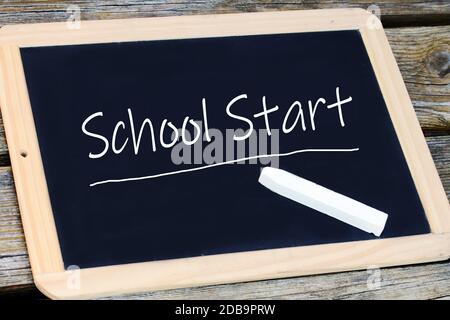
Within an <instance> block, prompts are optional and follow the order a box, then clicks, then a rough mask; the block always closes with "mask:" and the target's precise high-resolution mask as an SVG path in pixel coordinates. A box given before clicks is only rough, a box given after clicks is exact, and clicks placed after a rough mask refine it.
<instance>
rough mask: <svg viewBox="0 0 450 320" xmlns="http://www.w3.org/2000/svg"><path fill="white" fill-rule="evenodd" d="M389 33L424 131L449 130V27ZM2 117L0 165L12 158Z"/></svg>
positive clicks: (429, 133)
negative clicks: (9, 155) (9, 153)
mask: <svg viewBox="0 0 450 320" xmlns="http://www.w3.org/2000/svg"><path fill="white" fill-rule="evenodd" d="M386 33H387V35H388V38H389V42H390V44H391V46H392V49H393V51H394V54H395V57H396V59H397V62H398V64H399V67H400V70H401V72H402V76H403V78H404V80H405V82H406V86H407V88H408V92H409V94H410V96H411V99H412V101H413V105H414V108H415V110H416V113H417V116H418V118H419V121H420V124H421V126H422V129H423V130H424V132H425V134H427V135H431V134H436V133H440V134H442V133H444V134H449V133H450V37H449V36H448V35H449V34H450V26H442V27H424V28H398V29H387V30H386ZM7 150H8V149H7V146H6V140H5V135H4V129H3V123H2V120H1V116H0V166H2V165H3V166H4V165H8V164H9V158H8V152H7Z"/></svg>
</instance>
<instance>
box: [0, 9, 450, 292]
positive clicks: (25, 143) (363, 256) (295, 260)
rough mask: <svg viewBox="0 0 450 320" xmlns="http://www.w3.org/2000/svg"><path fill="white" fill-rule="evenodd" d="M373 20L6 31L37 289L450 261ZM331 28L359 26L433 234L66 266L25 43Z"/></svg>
mask: <svg viewBox="0 0 450 320" xmlns="http://www.w3.org/2000/svg"><path fill="white" fill-rule="evenodd" d="M369 19H374V16H372V15H371V14H370V13H369V12H367V11H364V10H361V9H337V10H336V9H333V10H312V11H288V12H265V13H250V14H226V15H209V16H184V17H167V18H148V19H127V20H109V21H83V22H82V23H81V28H80V29H68V28H67V25H66V23H65V22H60V23H44V24H31V25H12V26H5V27H3V28H2V29H1V30H0V72H1V73H0V105H1V108H2V109H1V110H2V114H3V118H4V125H5V130H6V136H7V141H8V146H9V153H10V157H11V163H12V168H13V172H14V178H15V184H16V190H17V196H18V201H19V206H20V212H21V216H22V222H23V227H24V231H25V236H26V240H27V247H28V252H29V258H30V263H31V267H32V271H33V277H34V281H35V283H36V286H37V287H38V288H39V290H41V291H42V292H43V293H44V294H46V295H47V296H49V297H51V298H88V297H97V296H106V295H115V294H123V293H129V292H140V291H147V290H158V289H168V288H178V287H188V286H200V285H207V284H219V283H227V282H240V281H251V280H260V279H267V278H280V277H289V276H298V275H307V274H319V273H330V272H338V271H344V270H356V269H363V268H367V267H368V266H371V265H376V266H379V267H385V266H392V265H400V264H412V263H422V262H429V261H434V260H444V259H448V258H449V257H450V207H449V203H448V200H447V197H446V194H445V192H444V189H443V187H442V184H441V182H440V180H439V176H438V174H437V171H436V168H435V166H434V163H433V160H432V158H431V155H430V152H429V150H428V148H427V145H426V142H425V139H424V137H423V134H422V131H421V129H420V126H419V122H418V120H417V118H416V115H415V113H414V110H413V108H412V104H411V101H410V98H409V96H408V93H407V91H406V87H405V85H404V83H403V80H402V77H401V75H400V71H399V69H398V67H397V64H396V62H395V59H394V57H393V54H392V52H391V50H390V47H389V44H388V41H387V39H386V36H385V34H384V31H383V29H382V28H374V27H373V22H374V21H375V20H369ZM371 21H372V23H371ZM375 22H376V21H375ZM325 30H359V31H360V32H361V35H362V38H363V41H364V43H365V46H366V48H367V51H368V54H369V58H370V60H371V63H372V65H373V68H374V70H375V74H376V77H377V80H378V83H379V85H380V88H381V91H382V94H383V97H384V100H385V102H386V105H387V108H388V111H389V113H390V115H391V119H392V121H393V124H394V128H395V130H396V133H397V135H398V138H399V141H400V144H401V147H402V149H403V152H404V155H405V157H406V161H407V163H408V166H409V169H410V171H411V174H412V177H413V180H414V183H415V185H416V188H417V191H418V194H419V197H420V199H421V202H422V204H423V206H424V209H425V212H426V215H427V219H428V222H429V224H430V228H431V233H430V234H426V235H418V236H408V237H398V238H390V239H381V240H369V241H357V242H346V243H338V244H325V245H313V246H305V247H295V248H282V249H272V250H261V251H251V252H241V253H229V254H221V255H211V256H202V257H193V258H184V259H173V260H164V261H154V262H142V263H134V264H126V265H115V266H106V267H98V268H88V269H81V270H69V271H65V270H64V266H63V259H62V256H61V251H60V247H59V242H58V237H57V233H56V228H55V224H54V220H53V214H52V208H51V205H50V201H49V195H48V190H47V185H46V181H45V175H44V171H43V165H42V161H41V156H40V151H39V145H38V141H37V136H36V131H35V128H34V120H33V115H32V111H31V106H30V101H29V97H28V93H27V87H26V83H25V77H24V72H23V68H22V62H21V58H20V51H19V48H21V47H30V46H45V45H65V44H86V43H106V42H113V41H114V42H115V41H136V40H155V39H181V38H201V37H215V36H231V35H256V34H275V33H291V32H310V31H325Z"/></svg>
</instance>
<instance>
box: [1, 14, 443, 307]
mask: <svg viewBox="0 0 450 320" xmlns="http://www.w3.org/2000/svg"><path fill="white" fill-rule="evenodd" d="M78 27H79V28H78ZM78 27H76V26H75V28H74V27H73V25H71V24H70V23H69V24H66V23H53V24H43V25H23V26H6V27H2V29H1V30H0V35H2V37H0V106H1V108H2V118H3V121H4V126H5V132H6V136H7V140H8V149H9V153H10V158H11V166H12V169H13V173H14V181H15V186H16V191H17V196H18V202H19V206H20V212H21V218H22V222H23V227H24V231H25V236H26V242H27V249H28V254H29V258H30V264H31V267H32V269H33V277H34V281H35V283H36V285H37V287H38V288H39V289H40V290H41V291H42V292H44V293H45V294H46V295H48V296H49V297H52V298H85V297H98V296H104V295H114V294H119V293H127V292H136V291H143V290H158V289H167V288H178V287H187V286H198V285H208V284H217V283H229V282H237V281H251V280H260V279H267V278H277V277H285V276H298V275H306V274H317V273H326V272H338V271H345V270H355V269H365V268H367V267H369V266H373V265H375V266H377V267H383V266H392V265H399V264H406V263H420V262H427V261H433V260H442V259H446V258H448V257H450V245H449V244H450V207H449V203H448V200H447V197H446V194H445V191H444V190H443V187H442V183H441V182H440V180H439V176H438V174H437V171H436V168H435V166H434V163H433V160H432V158H431V155H430V153H429V150H428V148H427V145H426V141H425V138H424V137H423V134H422V132H421V129H420V125H419V123H418V121H417V118H416V116H415V113H414V110H413V108H412V104H411V100H410V98H409V96H408V93H407V90H406V87H405V85H404V82H403V80H402V78H401V74H400V72H399V69H398V67H397V64H396V62H395V59H394V56H393V54H392V51H391V50H390V47H389V44H388V41H387V38H386V36H385V34H384V31H383V29H382V27H381V24H379V22H377V20H376V17H374V16H373V15H371V14H370V13H368V12H366V11H364V10H359V9H345V10H317V11H305V12H300V11H290V12H264V13H254V14H236V15H234V14H231V15H214V16H193V17H167V18H148V19H132V20H111V21H83V22H82V24H81V26H78ZM77 28H78V29H77ZM141 128H142V132H141ZM172 138H176V139H174V140H173V139H172ZM197 138H199V140H198V141H197V143H192V145H191V141H195V140H196V139H197ZM235 140H238V141H235ZM199 141H200V142H199ZM273 155H277V157H274V156H273ZM268 166H271V167H276V168H280V169H282V170H284V171H287V172H289V173H291V174H294V175H296V176H298V177H302V178H304V179H307V180H309V181H311V182H314V183H317V184H319V185H321V186H323V187H326V188H328V189H330V190H333V191H335V192H338V193H339V194H342V195H345V196H347V197H350V198H351V199H354V200H356V201H359V202H360V203H363V204H365V205H367V206H370V207H371V208H373V209H375V211H376V210H378V211H381V212H384V213H387V214H388V219H387V223H386V225H385V227H384V230H383V232H382V233H381V236H380V237H376V236H375V235H373V234H370V233H367V232H365V231H362V230H360V229H358V228H355V227H353V226H351V225H348V224H346V223H343V222H341V221H339V220H336V219H334V218H331V217H330V216H328V215H325V214H323V213H320V212H318V211H315V210H313V209H310V208H309V207H306V206H304V205H301V204H299V203H297V202H294V201H291V200H289V199H288V198H285V197H283V196H281V195H279V194H277V193H276V192H273V191H272V190H271V189H270V188H269V187H268V188H266V187H265V186H264V185H263V184H262V183H260V181H259V177H260V175H261V171H262V169H263V168H266V167H268ZM265 171H266V172H267V169H266V170H265ZM272 172H273V171H272ZM80 283H81V284H80Z"/></svg>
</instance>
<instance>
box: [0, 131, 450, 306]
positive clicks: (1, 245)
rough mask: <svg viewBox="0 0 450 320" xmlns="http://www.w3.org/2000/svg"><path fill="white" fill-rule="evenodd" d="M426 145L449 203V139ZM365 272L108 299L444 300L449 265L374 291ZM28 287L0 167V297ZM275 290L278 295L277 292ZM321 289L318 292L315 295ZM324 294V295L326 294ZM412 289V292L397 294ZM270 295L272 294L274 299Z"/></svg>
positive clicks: (393, 279) (8, 186)
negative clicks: (367, 283) (1, 294)
mask: <svg viewBox="0 0 450 320" xmlns="http://www.w3.org/2000/svg"><path fill="white" fill-rule="evenodd" d="M427 143H428V146H429V148H430V151H431V153H432V155H433V159H434V161H435V163H436V166H437V168H438V171H439V175H440V177H441V180H442V182H443V184H444V188H445V190H446V192H447V197H448V198H449V199H450V136H436V137H428V138H427ZM367 275H368V274H367V272H365V271H362V272H348V273H339V274H334V275H320V276H308V277H299V278H292V279H281V280H268V281H260V282H251V283H240V284H232V285H223V286H209V287H202V288H192V289H177V290H166V291H161V292H152V293H146V294H139V295H129V296H120V297H114V298H133V299H136V298H149V299H155V298H159V299H169V298H170V299H184V298H190V299H194V298H199V299H201V298H202V299H203V298H209V299H247V298H255V299H259V298H260V299H262V298H293V299H297V298H305V299H306V298H314V297H316V298H319V297H321V298H361V299H362V298H389V297H391V298H400V297H401V298H412V297H415V298H439V297H443V296H450V262H445V263H436V264H430V265H423V266H410V267H403V268H402V267H397V268H387V269H383V271H382V275H383V277H385V281H384V284H383V285H382V288H380V289H379V290H369V289H368V288H367V286H366V284H365V283H366V282H367ZM32 287H33V282H32V277H31V269H30V265H29V262H28V258H27V251H26V246H25V239H24V236H23V230H22V226H21V223H20V216H19V209H18V206H17V200H16V197H15V191H14V183H13V177H12V173H11V168H10V167H0V293H1V292H5V291H11V290H29V289H30V288H32ZM277 288H278V289H277ZM320 288H322V289H320ZM327 288H328V289H327ZM406 288H414V290H408V291H407V292H406V291H404V290H403V289H406ZM274 292H276V294H274Z"/></svg>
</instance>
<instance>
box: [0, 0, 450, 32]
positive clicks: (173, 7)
mask: <svg viewBox="0 0 450 320" xmlns="http://www.w3.org/2000/svg"><path fill="white" fill-rule="evenodd" d="M375 3H376V4H377V5H378V6H379V8H380V15H381V20H382V21H383V23H384V24H385V25H386V26H406V25H415V26H416V25H426V24H427V25H437V24H445V23H446V22H448V19H449V16H450V4H449V2H448V1H439V0H431V1H423V0H416V1H402V0H380V1H376V2H375ZM372 4H374V2H373V1H369V0H346V1H339V2H337V1H332V0H310V1H286V0H281V1H277V0H195V1H185V0H159V1H142V0H134V1H133V0H131V1H124V0H114V1H106V0H100V1H81V0H79V1H70V2H65V1H21V0H12V1H3V2H2V3H1V4H0V25H4V24H13V23H24V22H27V23H28V22H41V21H45V22H48V21H64V20H66V19H67V18H68V16H69V15H70V14H69V13H68V12H67V8H68V7H69V6H70V5H77V6H78V7H79V8H80V10H81V18H82V19H85V20H93V19H117V18H126V17H150V16H167V15H182V14H208V13H230V12H249V11H269V10H272V11H273V10H305V9H324V8H363V9H367V8H368V7H369V6H370V5H372Z"/></svg>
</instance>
